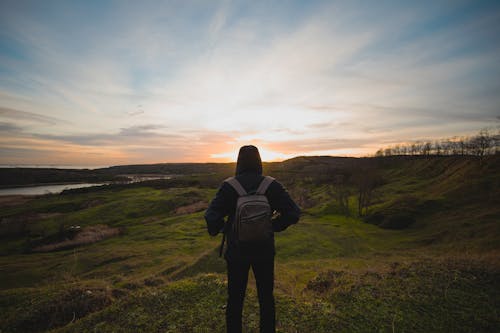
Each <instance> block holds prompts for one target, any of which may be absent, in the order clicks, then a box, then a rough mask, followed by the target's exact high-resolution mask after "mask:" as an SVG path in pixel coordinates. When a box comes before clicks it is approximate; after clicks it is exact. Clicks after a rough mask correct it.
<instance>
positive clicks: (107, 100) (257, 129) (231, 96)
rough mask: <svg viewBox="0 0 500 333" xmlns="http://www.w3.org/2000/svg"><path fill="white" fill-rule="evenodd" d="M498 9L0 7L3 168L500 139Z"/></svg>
mask: <svg viewBox="0 0 500 333" xmlns="http://www.w3.org/2000/svg"><path fill="white" fill-rule="evenodd" d="M499 22H500V2H498V1H496V2H495V1H490V2H489V1H418V2H416V1H376V2H374V1H338V2H337V1H154V2H153V1H144V2H125V1H81V2H79V1H71V2H70V1H32V2H30V1H1V2H0V137H1V140H0V154H1V155H0V163H1V164H10V163H12V164H20V163H25V164H78V165H82V164H88V165H103V164H126V163H152V162H176V161H178V162H180V161H200V162H201V161H222V160H230V159H233V158H234V157H235V154H236V151H237V149H238V147H239V146H241V145H243V144H248V143H252V144H256V145H258V146H259V147H260V148H261V149H262V150H263V155H264V158H265V159H268V160H270V159H276V158H278V159H283V158H287V157H291V156H295V155H313V154H330V155H352V156H359V155H367V154H370V153H373V152H375V151H376V150H377V149H378V148H379V147H382V146H386V145H391V144H396V143H400V142H411V141H414V140H422V139H438V138H444V137H449V136H455V135H470V134H473V133H476V132H477V131H479V130H480V129H482V128H490V129H493V130H494V131H496V130H497V129H498V126H499V121H500V120H499V117H500V110H499V108H500V107H499V106H500V97H499V94H498V92H499V91H500V42H499V36H500V23H499Z"/></svg>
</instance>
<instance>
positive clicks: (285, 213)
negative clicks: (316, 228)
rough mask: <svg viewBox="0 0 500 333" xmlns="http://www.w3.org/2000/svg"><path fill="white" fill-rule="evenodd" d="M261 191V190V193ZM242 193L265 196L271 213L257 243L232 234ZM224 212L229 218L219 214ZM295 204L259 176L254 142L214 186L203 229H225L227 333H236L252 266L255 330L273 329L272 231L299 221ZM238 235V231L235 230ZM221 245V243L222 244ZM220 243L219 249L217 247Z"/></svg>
mask: <svg viewBox="0 0 500 333" xmlns="http://www.w3.org/2000/svg"><path fill="white" fill-rule="evenodd" d="M260 192H263V193H260ZM247 194H262V195H265V197H266V199H267V202H268V204H269V206H270V211H271V212H272V213H273V214H272V216H273V218H272V219H271V220H270V222H271V226H270V228H272V230H270V232H269V237H267V238H265V239H259V240H257V241H249V242H242V241H239V239H238V237H241V234H240V236H236V235H235V231H234V230H235V228H234V223H235V222H234V221H235V216H236V209H237V202H238V198H240V197H241V196H244V195H247ZM226 216H228V217H229V218H228V220H227V221H228V222H227V223H225V222H224V218H225V217H226ZM299 216H300V208H299V207H298V206H297V204H296V203H295V202H294V201H293V200H292V199H291V198H290V195H289V194H288V192H287V191H286V189H285V188H284V187H283V185H281V184H280V183H279V182H278V181H276V180H275V179H274V178H271V177H264V176H263V175H262V161H261V158H260V154H259V150H258V149H257V147H255V146H243V147H241V148H240V150H239V153H238V160H237V163H236V176H235V177H232V178H229V179H227V180H226V181H224V182H223V183H222V185H221V186H220V187H219V190H218V192H217V194H216V196H215V198H214V199H213V200H212V201H211V203H210V205H209V207H208V209H207V210H206V212H205V220H206V223H207V229H208V233H209V234H210V235H211V236H215V235H217V234H218V233H219V232H224V237H226V236H227V247H226V250H225V252H224V259H225V260H226V264H227V281H228V298H227V306H226V328H227V332H228V333H240V332H241V330H242V327H241V326H242V323H241V317H242V312H243V301H244V298H245V292H246V287H247V282H248V272H249V270H250V267H251V268H252V271H253V274H254V276H255V281H256V285H257V294H258V298H259V307H260V332H261V333H273V332H275V331H276V319H275V316H276V315H275V305H274V295H273V289H274V256H275V246H274V232H280V231H283V230H285V229H286V228H287V227H288V226H290V225H292V224H295V223H297V222H298V220H299ZM239 232H240V233H241V231H239ZM223 244H224V243H223ZM223 244H222V245H221V251H222V246H223Z"/></svg>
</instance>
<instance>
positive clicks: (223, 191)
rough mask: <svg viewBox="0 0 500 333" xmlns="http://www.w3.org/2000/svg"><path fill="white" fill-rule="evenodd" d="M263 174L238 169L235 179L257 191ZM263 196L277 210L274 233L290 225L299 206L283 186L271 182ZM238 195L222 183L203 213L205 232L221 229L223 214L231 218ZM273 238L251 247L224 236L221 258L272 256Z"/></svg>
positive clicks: (211, 232)
mask: <svg viewBox="0 0 500 333" xmlns="http://www.w3.org/2000/svg"><path fill="white" fill-rule="evenodd" d="M263 178H264V177H263V176H262V175H261V174H260V172H252V171H247V172H240V173H239V174H238V175H237V176H236V179H237V180H238V181H239V182H240V184H241V185H242V186H243V187H244V188H245V190H246V191H247V192H253V191H256V190H257V187H258V186H259V184H260V182H261V181H262V179H263ZM266 197H267V199H268V201H269V204H270V206H271V210H273V211H276V212H278V213H279V215H278V217H277V218H275V219H273V229H274V231H275V232H279V231H282V230H285V229H286V228H287V227H288V226H290V225H291V224H295V223H297V222H298V220H299V216H300V208H299V207H298V206H297V205H296V204H295V202H294V201H293V200H292V199H291V198H290V195H289V194H288V192H287V191H286V190H285V188H284V187H283V186H282V185H281V184H280V183H279V182H278V181H276V180H275V181H273V182H272V183H271V185H269V187H268V189H267V191H266ZM237 199H238V194H237V192H236V190H234V189H233V187H232V186H231V185H229V184H227V183H225V182H224V183H222V185H221V186H220V188H219V190H218V192H217V194H216V196H215V198H214V199H213V200H212V202H211V203H210V206H209V207H208V209H207V211H206V212H205V220H206V222H207V228H208V233H209V234H210V235H212V236H215V235H217V234H218V233H219V232H221V231H223V229H224V217H226V216H229V219H228V221H231V220H232V218H233V215H234V213H235V210H236V201H237ZM274 253H275V249H274V238H273V239H270V240H269V241H268V242H265V243H261V244H254V245H253V246H251V247H243V246H242V245H241V246H236V244H235V243H234V242H232V240H231V237H229V238H228V244H227V249H226V252H225V254H224V257H225V258H226V259H228V260H232V259H238V258H239V257H240V256H256V257H260V256H269V255H274Z"/></svg>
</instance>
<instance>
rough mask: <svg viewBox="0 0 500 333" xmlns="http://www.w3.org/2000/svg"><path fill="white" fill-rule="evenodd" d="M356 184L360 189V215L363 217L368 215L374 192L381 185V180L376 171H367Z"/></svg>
mask: <svg viewBox="0 0 500 333" xmlns="http://www.w3.org/2000/svg"><path fill="white" fill-rule="evenodd" d="M356 183H357V187H358V215H359V216H363V215H365V214H367V213H368V207H369V206H370V205H371V203H372V199H373V194H374V190H375V188H376V187H377V186H378V185H379V184H380V183H381V179H380V177H379V175H378V174H377V173H376V172H375V170H374V169H365V170H361V172H360V173H359V175H358V178H357V181H356Z"/></svg>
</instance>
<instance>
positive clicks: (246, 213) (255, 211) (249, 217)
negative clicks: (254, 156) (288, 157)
mask: <svg viewBox="0 0 500 333" xmlns="http://www.w3.org/2000/svg"><path fill="white" fill-rule="evenodd" d="M273 181H274V178H273V177H269V176H266V177H264V179H263V180H262V182H261V183H260V185H259V187H258V188H257V191H256V192H255V193H247V191H245V189H244V188H243V186H241V184H240V182H238V180H236V178H235V177H230V178H228V179H226V180H225V182H227V183H228V184H229V185H231V186H232V187H233V188H234V189H235V190H236V192H237V193H238V196H239V197H238V201H237V202H236V212H235V215H234V219H233V221H232V225H231V229H230V230H229V232H230V233H231V236H232V237H233V239H234V240H235V241H236V242H237V243H252V242H259V241H265V240H267V239H270V238H271V237H272V235H273V226H272V222H271V217H272V212H271V206H270V205H269V202H268V200H267V197H266V196H265V193H266V191H267V189H268V187H269V185H271V183H272V182H273ZM224 236H225V233H224ZM224 236H223V240H222V245H221V249H220V253H222V248H223V246H224Z"/></svg>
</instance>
